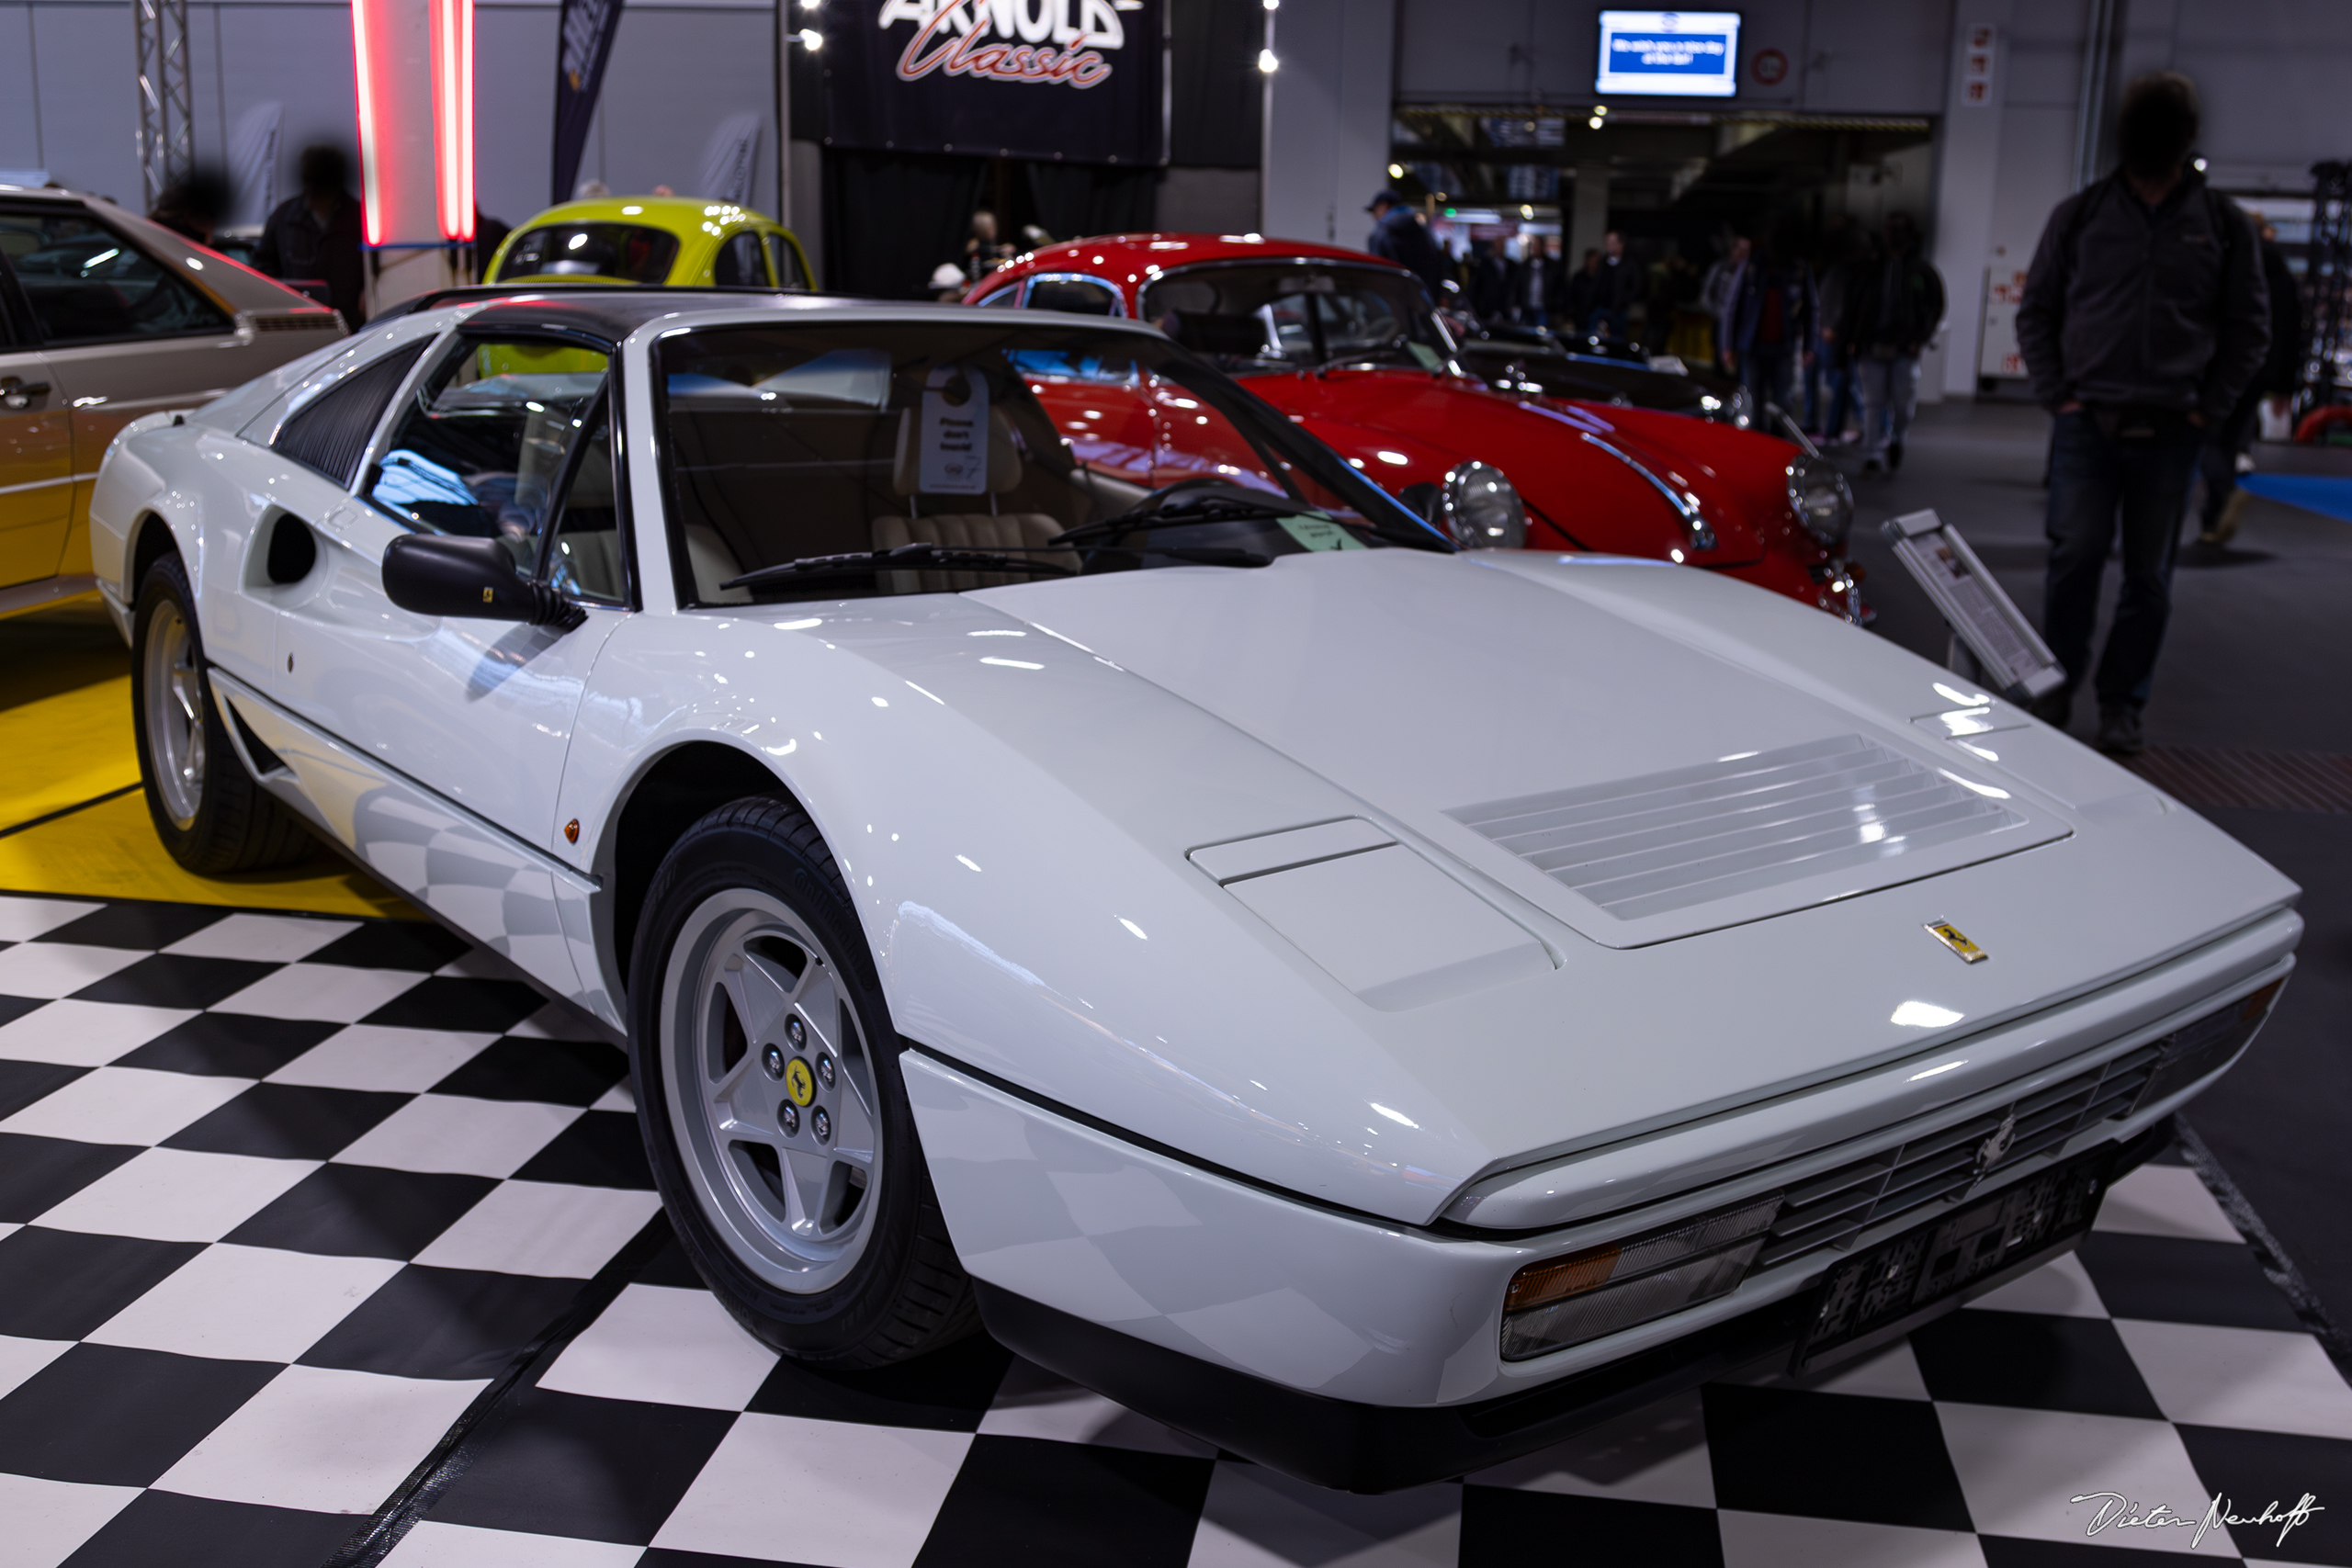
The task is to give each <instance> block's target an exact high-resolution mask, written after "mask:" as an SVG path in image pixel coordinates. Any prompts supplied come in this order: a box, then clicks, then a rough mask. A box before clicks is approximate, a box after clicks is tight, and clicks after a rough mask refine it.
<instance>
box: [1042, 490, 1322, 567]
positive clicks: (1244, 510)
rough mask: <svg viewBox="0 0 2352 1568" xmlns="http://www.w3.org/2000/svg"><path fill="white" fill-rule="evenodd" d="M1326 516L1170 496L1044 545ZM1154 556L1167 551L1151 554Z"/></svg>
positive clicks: (1292, 505)
mask: <svg viewBox="0 0 2352 1568" xmlns="http://www.w3.org/2000/svg"><path fill="white" fill-rule="evenodd" d="M1329 516H1330V513H1327V512H1325V511H1324V510H1323V509H1322V508H1321V507H1319V506H1309V505H1308V504H1307V503H1306V502H1303V501H1291V500H1288V499H1286V498H1284V497H1283V496H1278V495H1270V496H1266V497H1265V498H1263V499H1262V500H1261V499H1260V498H1259V497H1257V496H1254V495H1237V494H1232V493H1229V492H1226V491H1219V492H1218V493H1216V494H1214V495H1185V496H1170V498H1169V499H1167V500H1166V501H1163V502H1158V503H1156V504H1154V505H1151V506H1146V507H1139V508H1137V509H1136V510H1135V511H1133V512H1123V513H1120V514H1119V515H1118V516H1116V517H1105V518H1103V519H1101V520H1099V521H1097V522H1093V523H1081V524H1080V525H1078V526H1077V527H1075V528H1070V529H1066V530H1064V531H1063V532H1061V533H1059V534H1057V535H1055V536H1053V537H1052V538H1051V539H1049V540H1048V541H1046V542H1047V543H1048V544H1051V545H1070V544H1080V543H1083V542H1084V541H1086V540H1088V539H1100V538H1103V537H1106V536H1110V535H1113V534H1148V533H1150V532H1152V531H1153V530H1155V529H1159V528H1185V527H1193V526H1196V525H1201V524H1204V523H1246V522H1250V521H1251V520H1253V519H1263V518H1272V517H1323V518H1329ZM1152 553H1153V554H1154V555H1165V554H1168V553H1169V552H1168V551H1164V550H1154V551H1153V552H1152Z"/></svg>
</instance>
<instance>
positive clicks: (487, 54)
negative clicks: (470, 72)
mask: <svg viewBox="0 0 2352 1568" xmlns="http://www.w3.org/2000/svg"><path fill="white" fill-rule="evenodd" d="M556 17H557V11H556V8H555V7H554V6H475V7H474V196H475V199H476V200H477V201H478V202H479V203H480V204H481V209H482V210H483V211H484V212H486V213H489V214H490V215H491V216H492V217H493V218H498V219H502V220H504V221H505V222H507V223H509V224H516V225H519V224H521V223H522V222H523V220H526V219H527V218H529V217H530V216H531V215H532V214H533V213H535V212H537V211H540V210H541V209H544V208H546V206H547V205H548V158H549V157H551V156H552V155H553V152H554V148H555V45H556ZM481 259H482V260H483V261H484V262H487V261H489V259H490V258H489V257H488V256H484V257H482V258H481Z"/></svg>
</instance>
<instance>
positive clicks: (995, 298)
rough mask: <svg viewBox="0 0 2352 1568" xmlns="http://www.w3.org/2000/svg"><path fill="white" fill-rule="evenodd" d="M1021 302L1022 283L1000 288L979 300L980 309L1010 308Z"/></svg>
mask: <svg viewBox="0 0 2352 1568" xmlns="http://www.w3.org/2000/svg"><path fill="white" fill-rule="evenodd" d="M1020 303H1021V285H1019V284H1017V283H1016V284H1014V285H1013V286H1012V288H1000V289H998V290H997V291H996V292H995V293H993V294H991V295H989V297H988V298H987V299H983V300H981V301H980V302H979V304H980V309H982V310H1011V309H1012V307H1014V306H1016V305H1018V304H1020Z"/></svg>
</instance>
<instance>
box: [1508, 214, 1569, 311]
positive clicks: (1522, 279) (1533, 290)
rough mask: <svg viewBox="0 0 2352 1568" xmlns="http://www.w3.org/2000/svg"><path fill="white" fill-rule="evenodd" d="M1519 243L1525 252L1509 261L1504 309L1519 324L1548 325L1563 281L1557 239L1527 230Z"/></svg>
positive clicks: (1557, 307) (1564, 282)
mask: <svg viewBox="0 0 2352 1568" xmlns="http://www.w3.org/2000/svg"><path fill="white" fill-rule="evenodd" d="M1520 243H1521V244H1523V245H1525V246H1526V247H1527V254H1525V255H1523V256H1521V258H1520V259H1519V260H1518V261H1515V262H1513V263H1511V265H1510V277H1509V278H1507V279H1506V280H1505V282H1504V286H1503V298H1504V301H1505V305H1504V309H1505V310H1508V311H1509V312H1510V320H1511V321H1513V322H1515V323H1516V324H1518V325H1520V326H1522V327H1548V326H1550V325H1551V324H1552V318H1553V317H1554V316H1555V315H1556V314H1558V312H1559V309H1560V299H1561V294H1562V292H1563V290H1564V288H1565V286H1566V279H1565V278H1563V277H1562V276H1561V275H1560V274H1561V262H1560V253H1559V251H1558V250H1557V249H1555V246H1557V245H1558V243H1559V242H1558V241H1557V240H1553V239H1550V238H1549V237H1548V236H1545V235H1541V234H1530V235H1528V236H1527V237H1526V238H1525V239H1523V240H1521V242H1520Z"/></svg>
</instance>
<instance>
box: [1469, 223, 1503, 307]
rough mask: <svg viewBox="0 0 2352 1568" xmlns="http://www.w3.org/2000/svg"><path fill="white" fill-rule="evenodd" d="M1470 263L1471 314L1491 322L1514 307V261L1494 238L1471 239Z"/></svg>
mask: <svg viewBox="0 0 2352 1568" xmlns="http://www.w3.org/2000/svg"><path fill="white" fill-rule="evenodd" d="M1469 264H1470V265H1469V271H1470V283H1469V287H1468V289H1467V292H1468V294H1469V298H1470V312H1471V314H1473V315H1475V316H1476V317H1477V318H1478V320H1479V321H1483V322H1487V323H1489V324H1491V323H1493V322H1495V321H1500V320H1502V318H1503V313H1504V312H1505V311H1507V310H1510V274H1511V264H1510V261H1508V260H1507V259H1505V258H1504V256H1503V255H1502V254H1500V253H1499V252H1498V250H1497V248H1496V245H1495V243H1494V242H1493V241H1492V240H1473V241H1471V242H1470V255H1469Z"/></svg>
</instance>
